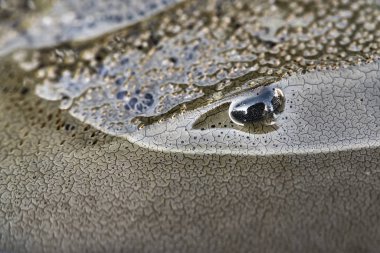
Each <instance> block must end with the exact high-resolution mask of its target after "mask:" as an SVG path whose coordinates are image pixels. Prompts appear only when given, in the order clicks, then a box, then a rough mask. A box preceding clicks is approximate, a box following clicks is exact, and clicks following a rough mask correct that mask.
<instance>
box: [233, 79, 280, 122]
mask: <svg viewBox="0 0 380 253" xmlns="http://www.w3.org/2000/svg"><path fill="white" fill-rule="evenodd" d="M284 106H285V96H284V94H283V92H282V91H281V90H280V89H279V88H270V87H268V86H266V87H260V88H258V89H255V90H253V91H251V92H249V93H248V94H244V95H242V96H241V97H237V98H236V99H235V100H234V101H232V103H231V105H230V108H229V116H230V119H231V120H232V121H233V122H234V123H235V124H238V125H242V126H243V125H247V124H253V123H262V124H264V125H273V124H274V123H275V121H274V120H275V117H276V115H277V114H279V113H281V112H282V111H283V110H284Z"/></svg>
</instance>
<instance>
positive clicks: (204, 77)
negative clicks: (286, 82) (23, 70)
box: [19, 0, 380, 135]
mask: <svg viewBox="0 0 380 253" xmlns="http://www.w3.org/2000/svg"><path fill="white" fill-rule="evenodd" d="M85 2H86V1H83V3H82V4H84V3H85ZM89 2H91V1H89ZM132 2H133V4H131V6H139V8H142V9H147V8H148V6H149V5H150V2H151V1H144V2H140V1H131V3H132ZM97 5H98V4H96V5H94V6H97ZM99 6H102V4H100V3H99ZM93 8H97V7H93ZM99 8H100V7H99ZM136 8H137V7H136ZM379 14H380V8H379V6H378V5H377V4H376V3H375V2H371V1H361V0H359V1H355V2H351V1H346V0H334V1H327V0H326V1H306V0H305V1H294V2H291V3H289V2H288V1H281V0H279V1H271V0H268V1H248V0H237V1H218V0H209V1H201V0H193V1H186V2H184V3H181V4H179V5H176V6H174V7H173V8H166V9H163V11H162V12H161V13H160V14H158V15H155V16H149V17H146V18H144V19H142V21H140V22H138V23H136V24H135V25H134V26H131V27H128V28H126V29H124V30H122V31H118V32H114V33H112V34H110V35H108V36H105V37H104V38H101V39H97V40H94V41H90V42H88V43H85V44H74V45H64V46H61V47H59V48H55V49H53V50H42V51H37V52H33V56H32V58H33V59H34V61H35V62H38V64H37V65H38V68H36V70H35V73H36V76H37V77H38V78H39V80H40V85H39V86H38V87H37V95H38V96H40V97H42V98H45V99H48V100H58V101H61V108H62V109H69V110H70V113H71V114H72V115H73V116H74V117H76V118H78V119H80V120H82V121H84V122H86V123H88V124H90V125H92V126H94V127H96V128H98V129H100V130H102V131H104V132H107V133H111V134H115V135H122V134H128V133H132V132H135V131H136V130H137V129H140V128H141V127H143V126H144V125H148V124H151V123H153V122H157V121H159V120H162V119H163V118H165V117H172V116H173V115H176V113H178V112H184V111H188V110H192V109H197V108H200V107H202V106H205V105H208V104H210V103H213V102H215V101H218V100H220V99H223V98H225V97H228V96H230V95H231V94H235V93H236V92H241V91H244V90H248V89H250V88H252V87H256V86H260V85H264V84H267V83H271V82H273V81H276V80H280V79H282V78H283V77H286V76H289V75H292V74H295V73H304V72H307V71H313V70H323V69H333V68H338V67H346V66H348V65H352V64H358V63H360V62H364V61H372V60H373V59H374V58H375V57H376V56H377V55H378V54H379V52H380V47H379V46H380V45H379V44H380V31H379V30H377V29H376V27H378V24H379V22H380V18H379V17H380V15H379ZM94 22H95V23H96V22H98V21H97V19H95V20H94ZM99 22H100V21H99ZM79 23H80V24H84V23H83V22H82V21H81V22H79ZM100 24H101V22H100ZM57 27H58V29H57V32H62V34H66V33H65V30H64V29H61V28H60V27H59V26H57ZM19 58H22V57H19Z"/></svg>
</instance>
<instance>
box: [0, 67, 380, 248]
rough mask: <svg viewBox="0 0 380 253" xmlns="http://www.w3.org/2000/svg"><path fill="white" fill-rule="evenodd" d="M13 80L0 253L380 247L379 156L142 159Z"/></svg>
mask: <svg viewBox="0 0 380 253" xmlns="http://www.w3.org/2000/svg"><path fill="white" fill-rule="evenodd" d="M15 69H16V68H11V69H9V65H6V67H4V66H2V67H1V70H0V72H1V73H3V74H2V75H1V76H0V80H1V89H0V129H1V131H0V140H1V141H0V193H1V194H0V203H1V205H0V234H1V236H0V250H1V251H3V252H236V251H239V252H252V249H255V250H257V251H258V252H311V253H313V252H374V253H375V252H377V251H378V249H379V248H380V243H379V242H380V231H379V228H380V213H379V209H380V202H379V201H378V199H379V198H380V188H379V185H380V175H379V167H380V160H379V157H380V148H379V146H367V147H364V146H363V147H360V148H356V149H345V150H337V149H333V150H322V151H320V152H306V153H287V154H270V155H266V156H261V155H259V156H258V155H252V154H251V155H248V154H246V155H240V156H239V155H228V154H206V153H203V152H200V153H197V154H186V153H179V152H170V151H169V152H161V151H160V150H154V149H146V148H142V147H139V146H136V145H134V144H131V143H129V142H128V141H126V140H125V139H123V138H118V137H113V136H109V135H107V134H104V133H102V132H100V131H98V130H96V129H94V128H92V127H91V126H89V125H85V124H83V123H81V122H79V121H78V120H75V119H73V118H72V117H71V116H70V115H69V114H68V113H67V112H65V111H60V110H59V109H58V107H57V105H56V103H55V102H48V101H43V100H41V99H39V98H37V97H36V96H35V95H33V92H32V90H28V89H25V86H22V85H21V83H22V75H20V74H19V73H17V72H15ZM351 71H352V72H355V71H357V70H355V68H353V69H351ZM360 72H361V73H362V75H365V72H363V71H360ZM354 76H356V75H354ZM367 76H370V74H367ZM341 77H342V78H343V79H344V78H346V79H347V80H349V79H348V78H347V77H346V76H345V75H343V74H342V75H341ZM298 80H303V79H298ZM358 80H359V79H358ZM367 81H368V80H367ZM318 82H319V81H317V80H314V81H313V82H311V83H310V85H312V83H318ZM362 85H363V86H366V79H363V80H362ZM370 87H372V83H371V82H370ZM317 112H318V111H317ZM330 116H334V117H336V116H335V115H330ZM352 116H360V115H352ZM327 121H328V119H326V122H327ZM295 127H297V128H299V129H301V128H303V126H302V125H295ZM377 129H378V128H377ZM210 132H212V131H210ZM377 132H378V131H377ZM356 134H357V133H353V135H356ZM285 143H286V142H285Z"/></svg>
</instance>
